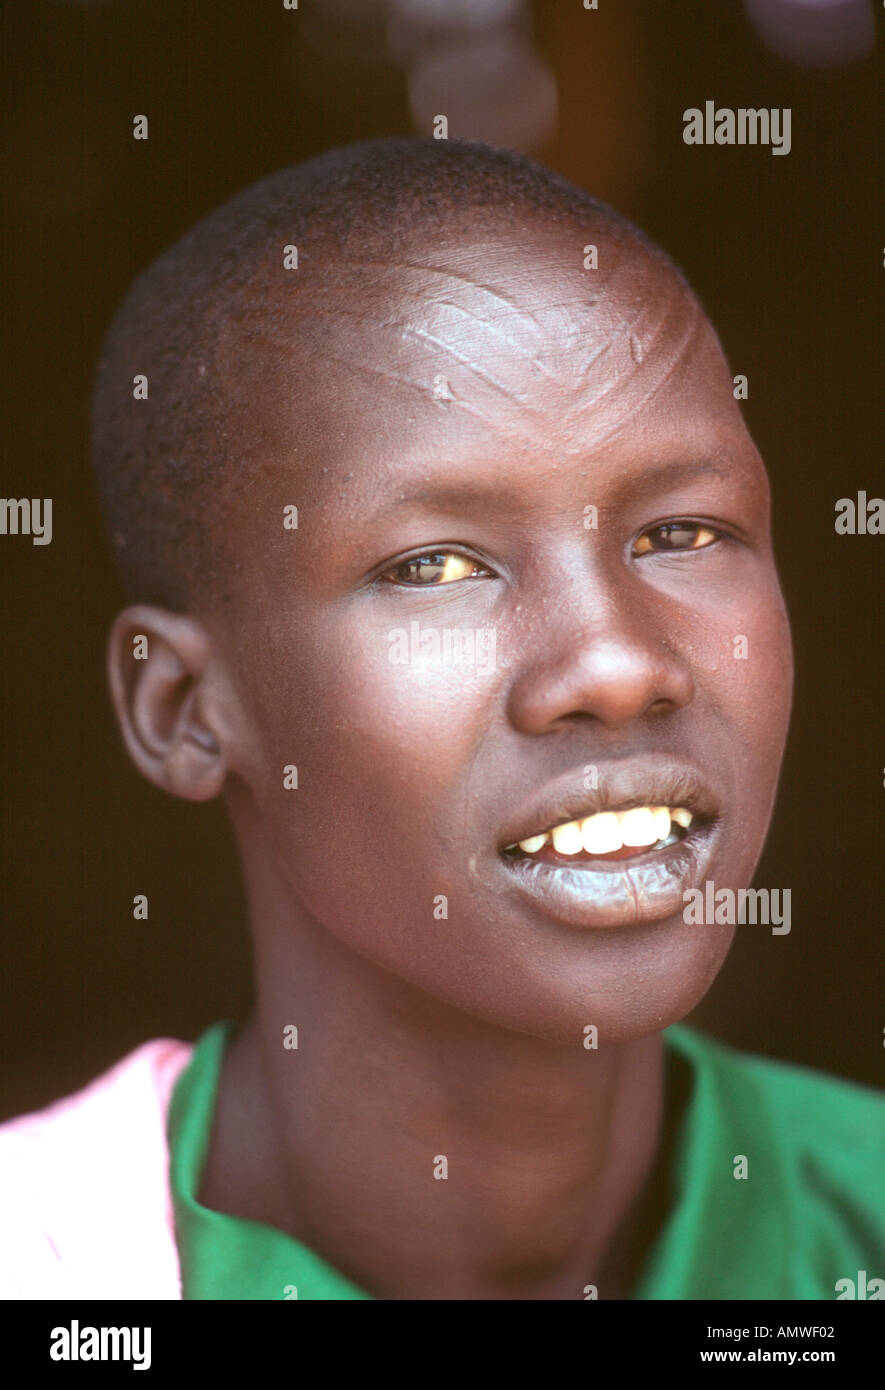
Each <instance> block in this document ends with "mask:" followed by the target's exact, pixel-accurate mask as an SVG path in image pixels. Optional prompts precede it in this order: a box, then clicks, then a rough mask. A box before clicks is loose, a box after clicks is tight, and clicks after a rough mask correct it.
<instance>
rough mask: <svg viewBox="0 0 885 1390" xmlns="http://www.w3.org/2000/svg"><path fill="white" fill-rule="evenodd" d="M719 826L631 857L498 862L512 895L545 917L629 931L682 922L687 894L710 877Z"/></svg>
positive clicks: (571, 924) (694, 831) (702, 828)
mask: <svg viewBox="0 0 885 1390" xmlns="http://www.w3.org/2000/svg"><path fill="white" fill-rule="evenodd" d="M717 838H718V824H717V823H716V822H712V821H710V822H707V823H706V824H704V825H699V826H698V827H697V829H695V828H692V831H691V833H690V834H688V835H686V837H685V839H683V840H679V841H677V843H676V844H673V845H668V846H667V847H666V848H664V849H658V850H652V851H650V852H649V853H647V854H637V855H635V856H634V857H632V858H630V859H619V860H618V859H616V860H609V862H608V863H605V862H604V861H602V860H596V861H592V860H584V861H583V862H580V863H579V862H576V863H575V864H574V865H571V864H567V865H566V864H563V865H557V864H545V863H544V862H543V861H542V860H532V859H528V858H526V859H506V858H504V857H503V856H502V855H499V856H498V861H499V863H500V865H501V867H502V870H503V872H504V873H505V874H506V876H507V890H506V891H507V893H508V895H513V894H515V895H517V896H518V897H520V898H522V899H523V900H524V901H527V902H529V903H530V904H531V905H532V907H534V908H535V909H536V910H538V911H540V912H542V913H543V914H544V916H545V917H552V918H553V919H554V920H555V921H557V922H561V923H563V925H565V926H567V927H577V928H578V929H579V930H587V929H589V928H595V927H629V926H639V925H642V924H645V923H648V922H663V921H665V920H666V919H667V918H669V917H675V916H677V915H678V916H679V917H680V918H681V916H682V912H683V907H684V903H685V898H684V896H683V895H684V894H685V892H686V891H687V890H688V889H690V888H698V887H700V886H701V885H702V884H703V883H704V881H705V879H706V878H707V877H708V870H709V866H710V862H711V860H712V857H713V851H714V848H715V844H716V840H717Z"/></svg>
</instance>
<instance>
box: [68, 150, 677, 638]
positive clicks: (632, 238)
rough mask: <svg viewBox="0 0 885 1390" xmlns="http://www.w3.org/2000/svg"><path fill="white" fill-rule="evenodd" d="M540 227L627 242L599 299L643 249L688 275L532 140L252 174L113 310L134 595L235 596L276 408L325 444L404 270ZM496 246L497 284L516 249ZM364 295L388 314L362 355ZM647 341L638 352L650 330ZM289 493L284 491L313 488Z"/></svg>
mask: <svg viewBox="0 0 885 1390" xmlns="http://www.w3.org/2000/svg"><path fill="white" fill-rule="evenodd" d="M539 227H541V228H545V227H549V229H550V231H551V233H556V232H558V233H560V234H562V235H565V236H567V237H568V238H569V240H570V241H573V244H574V254H575V264H576V266H578V267H580V265H581V257H582V256H583V247H584V245H585V244H587V243H594V244H596V243H598V244H600V245H602V244H605V245H606V246H607V247H608V248H609V250H610V252H611V249H612V247H614V251H615V254H614V255H612V254H609V255H607V256H603V257H602V259H601V262H600V267H599V271H598V273H596V274H594V275H593V276H592V277H591V276H589V275H588V283H587V298H586V303H587V305H588V306H589V305H592V304H594V303H596V302H598V300H599V299H600V298H601V297H603V296H605V295H606V294H607V293H608V292H609V288H610V286H611V284H612V266H615V267H616V266H617V265H619V264H621V263H622V262H624V261H625V260H626V259H627V256H628V253H631V252H632V253H634V254H635V252H637V251H641V252H642V253H643V256H644V258H645V259H647V260H648V261H649V262H650V263H651V264H652V266H655V267H657V268H659V269H660V270H661V271H664V272H665V273H666V275H667V276H668V277H670V278H671V283H672V278H674V277H675V280H676V281H677V282H678V283H679V286H680V287H681V288H682V289H683V290H685V291H686V292H688V293H690V291H689V290H688V286H687V284H686V282H685V280H684V278H683V277H682V275H681V273H680V272H679V271H678V269H677V268H676V267H675V266H673V264H672V262H671V261H670V260H669V259H668V258H667V257H666V255H665V254H664V252H662V251H661V250H660V248H658V247H657V246H655V245H654V244H653V243H652V242H650V241H649V239H648V238H647V237H646V236H645V235H644V234H643V233H642V232H641V231H640V230H639V229H638V228H636V227H634V226H633V225H632V224H631V223H629V222H628V221H627V220H626V219H625V218H623V217H621V216H620V215H619V214H618V213H616V212H614V211H613V210H612V209H611V208H609V207H608V206H606V205H605V204H604V203H601V202H599V201H598V200H596V199H594V198H591V197H590V196H589V195H588V194H586V193H584V192H583V191H582V190H581V189H579V188H576V187H575V186H574V185H572V184H570V183H568V182H567V181H566V180H565V179H563V178H561V177H559V176H558V175H556V174H554V173H551V172H550V171H548V170H546V169H543V168H542V167H541V166H540V165H538V164H536V163H535V162H534V161H532V160H530V159H528V158H526V157H525V156H523V155H519V154H516V153H514V152H512V151H509V150H504V149H494V148H491V147H489V146H485V145H481V144H476V143H472V142H467V141H458V140H447V141H445V140H440V141H438V140H433V139H380V140H370V141H367V142H365V143H362V144H358V145H352V146H348V147H346V148H344V149H335V150H331V151H328V152H327V153H325V154H322V155H320V156H318V157H317V158H315V159H311V160H308V161H306V162H305V163H303V164H299V165H296V166H294V167H292V168H287V169H284V170H282V171H280V172H279V173H276V174H273V175H271V176H270V177H269V178H266V179H264V180H262V181H261V182H260V183H257V184H255V185H253V186H252V187H251V188H248V189H247V190H245V192H243V193H241V194H239V195H238V196H236V197H235V198H233V199H232V200H231V201H230V202H228V203H226V204H225V205H224V206H223V207H221V208H219V209H218V210H217V211H215V212H213V213H212V214H211V215H210V216H209V217H207V218H206V219H205V220H204V221H202V222H200V223H199V224H198V225H197V226H196V227H194V228H193V229H192V230H191V231H190V232H188V233H187V235H186V236H184V237H183V238H182V239H181V240H180V241H179V242H178V243H177V244H176V245H175V246H173V247H172V248H171V249H170V250H169V251H167V252H166V253H165V254H164V255H163V256H162V257H161V258H160V259H159V260H157V261H156V262H155V263H154V264H153V265H152V266H151V267H150V268H149V269H148V270H147V271H145V272H144V274H142V275H141V276H140V277H139V279H138V280H137V281H136V282H135V284H134V285H133V287H132V289H131V290H130V292H129V294H128V296H127V297H126V299H125V301H124V303H123V305H122V307H121V308H120V310H119V312H118V314H117V316H116V318H115V320H114V322H113V324H112V325H111V328H110V330H109V332H108V334H107V337H106V340H105V343H104V347H103V351H102V355H101V361H100V364H99V369H98V377H97V384H96V390H95V397H94V403H93V456H94V463H95V467H96V472H97V475H98V481H99V490H100V494H101V498H102V503H103V507H104V510H105V514H106V517H107V521H108V527H109V531H110V536H111V541H112V546H113V549H114V552H115V555H116V557H117V560H118V564H119V567H120V571H121V575H122V578H123V581H124V584H125V586H126V588H127V591H128V592H129V594H130V595H131V597H132V598H134V599H138V600H142V601H144V602H149V603H160V604H163V605H166V606H168V607H171V608H175V609H178V610H182V611H183V610H185V609H187V608H189V607H191V606H193V605H194V604H201V605H205V604H214V603H216V602H218V601H219V600H222V601H223V600H224V598H225V593H226V590H227V589H229V588H230V586H231V585H233V584H235V582H236V570H237V567H238V566H240V565H242V564H243V558H242V556H241V555H240V556H239V557H237V556H236V555H235V554H234V550H235V547H232V546H231V545H230V544H229V533H230V530H231V528H232V527H233V528H236V524H237V516H238V515H242V514H243V510H244V509H245V510H248V509H249V508H250V505H251V504H252V499H253V497H254V491H255V488H256V485H257V482H258V480H259V478H261V477H262V476H264V477H265V480H266V475H267V473H268V470H269V469H271V468H272V466H273V464H272V454H273V450H272V448H271V447H270V436H271V435H272V433H273V420H272V418H271V417H272V415H273V413H274V412H275V411H278V410H280V411H282V410H284V411H285V412H286V413H287V414H288V415H289V416H290V417H291V418H292V419H293V420H294V421H295V434H296V436H297V438H298V439H299V440H301V441H303V444H302V447H306V445H307V442H308V440H309V441H310V448H311V450H312V451H313V452H315V450H316V448H317V447H321V446H322V437H323V431H324V430H327V429H329V428H334V413H330V412H333V410H334V399H331V398H330V399H329V400H327V401H326V402H325V406H326V409H325V410H323V412H322V415H323V422H322V428H318V417H317V414H316V403H317V401H318V400H319V399H320V398H321V397H322V394H323V390H324V385H325V387H326V394H327V395H328V394H329V391H330V390H331V387H330V384H329V383H330V380H331V376H330V374H332V375H334V382H335V389H336V391H337V390H340V386H341V383H340V380H339V373H340V362H341V360H342V356H341V354H340V353H339V348H340V347H341V346H342V345H343V344H345V343H346V350H345V351H344V353H343V357H344V360H346V362H347V363H348V369H349V370H351V371H352V372H353V373H354V374H355V375H356V374H358V373H363V372H376V373H384V372H386V371H387V370H388V369H389V364H388V363H387V362H386V361H385V360H384V357H383V354H384V351H385V340H384V338H382V337H379V334H378V331H377V330H378V328H379V322H380V324H381V326H382V327H383V326H385V324H386V327H387V328H388V338H389V340H390V341H391V343H393V344H395V342H396V336H397V333H398V331H399V330H398V326H397V325H398V320H397V316H396V312H395V309H394V306H395V304H396V302H397V299H398V295H399V293H400V288H401V285H402V283H403V276H404V274H405V273H406V272H407V271H410V270H411V271H414V270H416V269H419V270H432V271H434V273H437V274H439V275H444V274H445V273H446V272H445V271H444V270H442V269H440V267H441V264H442V261H443V259H444V252H445V248H446V247H452V246H459V245H461V244H463V243H466V242H473V243H483V242H486V241H487V242H488V244H489V245H490V246H494V245H496V244H499V243H500V242H501V241H502V239H509V240H510V241H512V240H513V239H514V238H515V239H516V240H517V241H519V240H521V239H522V234H523V233H527V232H528V231H529V230H531V231H532V233H534V234H536V233H537V230H538V228H539ZM530 239H531V240H532V241H533V242H534V241H535V239H536V236H535V235H532V237H531V238H530ZM560 241H561V236H560ZM287 248H288V250H287ZM292 248H296V250H297V268H295V267H294V261H295V257H294V255H293V251H292ZM287 262H288V267H290V268H287ZM498 262H499V263H498V270H499V275H498V277H497V278H498V281H499V282H500V278H501V277H500V268H501V267H500V252H499V255H498ZM489 296H490V297H489V301H488V307H489V318H490V321H491V320H493V319H494V314H495V307H496V306H495V304H494V302H493V296H492V292H491V291H490V292H489ZM364 303H365V304H366V305H371V313H372V325H373V329H374V330H375V331H374V332H373V334H372V336H371V342H370V344H369V346H368V347H367V350H366V353H364V354H362V360H361V354H360V345H361V342H362V338H363V334H362V329H361V324H360V316H361V313H362V310H363V304H364ZM385 306H389V311H390V312H389V316H387V315H386V314H385ZM391 335H392V336H391ZM630 345H631V350H632V351H634V352H641V351H642V346H641V337H640V336H635V335H634V337H633V338H631V339H630ZM379 354H380V355H379ZM335 363H338V364H339V367H338V369H335V368H334V367H333V364H335ZM324 364H328V368H329V371H328V372H326V371H325V369H324ZM474 365H475V367H477V368H479V367H480V365H481V364H474ZM137 376H143V377H146V378H147V398H146V399H139V398H137V394H139V395H143V390H142V391H141V392H139V393H136V391H135V388H134V385H133V380H134V378H135V377H137ZM416 389H421V390H426V386H425V385H423V384H421V385H420V386H418V387H417V388H416ZM434 389H439V391H440V393H441V394H442V395H444V388H443V387H441V386H439V385H438V384H437V387H436V388H434ZM311 411H313V414H312V415H311V414H310V412H311ZM265 446H266V447H265ZM295 448H296V451H297V448H298V445H296V446H295ZM295 461H297V458H296V460H295ZM290 494H291V489H290V492H289V493H287V494H286V496H282V495H281V496H280V498H279V501H280V506H282V505H284V504H285V503H287V502H290V503H291V502H294V503H297V500H298V499H297V497H296V496H292V495H290Z"/></svg>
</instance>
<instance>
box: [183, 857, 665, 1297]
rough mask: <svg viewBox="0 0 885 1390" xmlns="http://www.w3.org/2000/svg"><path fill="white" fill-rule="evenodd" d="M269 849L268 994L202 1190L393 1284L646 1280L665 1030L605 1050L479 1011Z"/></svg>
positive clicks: (254, 905)
mask: <svg viewBox="0 0 885 1390" xmlns="http://www.w3.org/2000/svg"><path fill="white" fill-rule="evenodd" d="M268 867H269V866H268V865H267V864H262V865H257V864H255V863H251V864H250V863H248V862H247V864H246V869H247V884H248V885H249V887H250V891H249V896H250V907H251V911H252V919H253V920H252V927H253V932H254V939H255V943H256V957H257V960H258V962H259V966H258V970H257V986H258V1005H257V1010H256V1013H255V1015H254V1016H253V1017H252V1018H251V1019H250V1020H249V1022H248V1023H247V1025H246V1026H245V1027H244V1028H243V1029H242V1030H241V1031H240V1033H239V1034H238V1036H237V1037H236V1038H235V1039H234V1041H233V1042H232V1044H231V1047H230V1048H229V1049H228V1053H227V1056H226V1059H225V1063H224V1068H223V1073H222V1079H221V1085H220V1091H219V1103H218V1110H217V1116H216V1123H215V1128H214V1133H213V1140H212V1143H211V1147H210V1154H209V1159H208V1162H207V1166H206V1170H205V1173H204V1178H203V1182H202V1185H201V1188H200V1199H201V1200H202V1201H203V1202H204V1203H205V1204H206V1205H207V1206H210V1207H215V1208H217V1209H221V1210H224V1211H227V1212H229V1213H230V1214H232V1215H236V1216H240V1217H244V1218H248V1219H252V1220H257V1221H262V1222H264V1223H266V1224H269V1225H272V1226H275V1227H277V1228H278V1229H280V1230H283V1231H285V1232H287V1233H288V1234H290V1235H291V1236H293V1237H294V1238H295V1239H297V1240H300V1241H301V1242H303V1243H304V1244H305V1245H307V1246H309V1247H310V1248H311V1249H312V1250H314V1251H315V1252H316V1253H317V1254H320V1255H321V1256H322V1257H323V1258H324V1259H326V1260H327V1261H328V1262H329V1263H330V1264H331V1265H332V1266H334V1267H335V1268H337V1269H338V1270H339V1271H340V1272H341V1273H342V1274H344V1275H346V1276H347V1277H348V1278H350V1279H351V1280H352V1281H353V1282H354V1283H355V1284H357V1285H358V1286H359V1287H361V1288H363V1289H365V1290H366V1291H367V1292H369V1293H372V1294H374V1295H375V1296H376V1297H378V1298H392V1299H403V1298H405V1299H415V1298H417V1299H422V1298H429V1299H438V1298H444V1299H448V1298H454V1299H476V1298H488V1299H495V1298H501V1299H511V1298H517V1299H519V1298H527V1299H536V1298H577V1299H582V1298H584V1297H585V1296H586V1294H585V1289H586V1286H587V1285H595V1286H596V1288H597V1289H598V1296H599V1297H600V1298H612V1297H625V1296H628V1295H629V1292H630V1287H629V1285H630V1283H631V1281H632V1279H633V1277H634V1276H635V1273H636V1266H637V1261H638V1260H639V1259H640V1258H641V1254H642V1252H643V1249H644V1246H645V1245H646V1244H647V1239H648V1231H647V1225H648V1221H649V1220H650V1219H651V1218H652V1215H653V1208H654V1207H655V1201H654V1200H652V1198H653V1196H654V1193H653V1189H654V1186H655V1185H654V1183H653V1182H652V1181H651V1179H652V1175H653V1173H654V1170H655V1156H656V1153H657V1151H658V1147H659V1141H660V1138H661V1124H662V1108H663V1104H662V1103H663V1063H662V1046H661V1039H660V1036H659V1035H657V1034H655V1035H653V1036H651V1037H647V1038H642V1039H639V1040H638V1041H635V1042H628V1043H619V1044H608V1045H606V1044H605V1043H604V1041H601V1042H600V1045H599V1048H598V1050H589V1051H588V1050H585V1049H584V1048H583V1046H581V1045H580V1043H578V1045H576V1046H574V1047H571V1046H564V1045H562V1044H560V1043H552V1042H548V1041H545V1040H543V1039H538V1038H536V1037H531V1036H528V1035H525V1034H520V1033H516V1032H513V1031H510V1030H507V1029H503V1028H500V1027H498V1026H496V1025H492V1024H488V1023H485V1022H483V1021H481V1020H479V1019H476V1018H473V1017H470V1016H468V1015H466V1014H464V1013H462V1012H461V1011H460V1010H457V1009H455V1008H453V1007H451V1006H450V1005H448V1004H444V1003H441V1002H439V1001H438V1000H435V999H433V998H432V997H431V996H430V995H428V994H426V993H425V992H423V991H421V990H418V989H416V988H413V987H412V986H411V985H409V984H408V983H406V982H404V981H403V980H401V979H399V978H397V977H395V976H393V975H391V974H390V973H389V972H387V971H385V970H382V969H380V968H379V967H376V966H374V965H373V964H371V963H370V962H368V961H366V960H364V959H363V958H362V957H360V956H358V955H356V953H355V952H353V951H352V950H350V949H349V948H348V947H346V946H344V945H343V944H342V943H341V942H340V941H338V939H337V938H336V937H334V936H333V935H332V934H331V933H330V932H329V931H327V930H326V929H325V928H323V927H322V926H320V925H319V924H318V923H316V922H315V921H314V920H313V919H312V918H311V917H310V915H309V914H307V913H305V912H304V910H303V908H302V907H301V906H300V905H296V904H294V903H293V902H292V901H291V900H290V898H289V897H288V896H287V894H286V893H285V892H280V891H276V890H278V889H279V885H278V884H274V883H273V882H272V878H271V876H270V875H269V874H268V873H267V869H268ZM293 1024H294V1025H295V1026H296V1027H297V1029H298V1046H297V1049H291V1048H287V1047H286V1046H284V1030H285V1029H286V1028H287V1026H289V1025H293ZM290 1040H291V1035H290ZM644 1228H646V1229H644Z"/></svg>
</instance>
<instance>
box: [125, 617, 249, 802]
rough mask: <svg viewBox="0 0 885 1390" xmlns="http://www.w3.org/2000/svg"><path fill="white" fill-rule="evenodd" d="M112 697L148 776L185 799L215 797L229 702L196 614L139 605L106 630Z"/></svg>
mask: <svg viewBox="0 0 885 1390" xmlns="http://www.w3.org/2000/svg"><path fill="white" fill-rule="evenodd" d="M107 670H108V681H109V683H110V689H111V699H112V700H113V704H114V710H115V712H116V715H117V720H118V722H119V725H120V730H121V732H122V735H123V740H124V742H125V744H126V747H127V749H128V750H129V755H130V757H131V758H132V761H133V762H134V763H135V766H136V767H137V768H138V770H139V772H141V773H142V774H143V775H144V776H145V777H147V779H148V781H150V782H153V783H154V785H155V786H157V787H160V788H162V790H163V791H167V792H171V793H172V795H173V796H180V797H183V798H184V799H185V800H188V801H210V800H211V799H212V798H213V797H215V796H217V795H218V793H219V792H220V791H221V788H222V786H223V785H224V781H225V777H226V775H227V773H228V771H229V770H230V758H231V751H232V730H231V728H230V726H229V723H228V717H227V711H228V710H229V702H228V700H227V699H226V698H225V695H226V685H225V683H224V677H223V672H222V669H221V666H220V664H219V662H218V661H217V660H216V659H215V656H214V653H213V647H212V641H211V639H210V637H209V635H208V633H207V632H206V630H205V628H203V627H202V626H201V624H200V623H199V622H197V621H196V620H195V619H193V618H189V617H185V616H182V615H181V614H178V613H170V612H169V611H168V610H166V609H165V608H154V607H152V606H149V605H147V604H135V605H133V606H131V607H129V608H126V609H124V610H123V612H122V613H119V614H118V615H117V617H116V619H115V620H114V623H113V625H112V627H111V630H110V633H109V635H108V647H107Z"/></svg>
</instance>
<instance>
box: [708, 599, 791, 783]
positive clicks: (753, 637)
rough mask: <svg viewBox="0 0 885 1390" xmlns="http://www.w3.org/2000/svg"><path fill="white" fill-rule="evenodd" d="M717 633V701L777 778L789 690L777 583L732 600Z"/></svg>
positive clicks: (786, 636)
mask: <svg viewBox="0 0 885 1390" xmlns="http://www.w3.org/2000/svg"><path fill="white" fill-rule="evenodd" d="M720 634H721V639H722V641H721V649H722V652H723V659H722V661H721V663H719V668H718V671H717V686H718V691H719V698H720V701H721V703H722V704H723V705H724V706H726V707H727V709H728V712H729V718H730V721H731V722H732V723H733V724H734V726H735V727H736V728H739V729H743V730H744V731H745V733H746V734H747V735H748V736H749V738H750V740H751V743H752V748H753V751H754V753H755V754H756V755H757V757H758V758H760V759H761V760H764V761H765V762H766V763H767V764H769V765H770V768H769V770H770V772H771V775H772V778H773V779H775V780H776V778H777V772H778V768H779V765H780V758H781V753H782V751H783V745H784V742H785V740H786V733H787V725H788V723H789V716H790V707H791V703H792V694H793V651H792V642H791V637H790V628H789V622H788V620H787V614H786V609H785V607H784V603H783V599H782V597H781V594H780V591H779V589H778V588H777V587H772V586H768V587H765V588H760V589H759V590H757V591H753V592H751V593H750V594H748V595H747V596H746V597H742V598H741V599H740V600H739V601H737V602H735V603H734V604H733V605H732V606H731V608H730V610H729V613H728V615H727V619H726V621H725V623H724V625H722V626H720Z"/></svg>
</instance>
